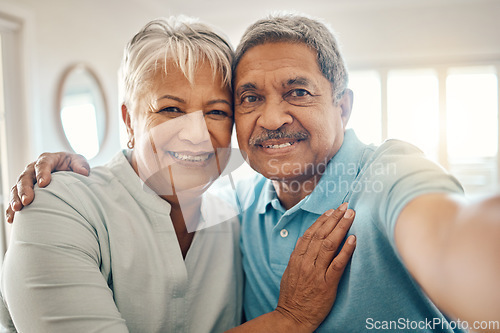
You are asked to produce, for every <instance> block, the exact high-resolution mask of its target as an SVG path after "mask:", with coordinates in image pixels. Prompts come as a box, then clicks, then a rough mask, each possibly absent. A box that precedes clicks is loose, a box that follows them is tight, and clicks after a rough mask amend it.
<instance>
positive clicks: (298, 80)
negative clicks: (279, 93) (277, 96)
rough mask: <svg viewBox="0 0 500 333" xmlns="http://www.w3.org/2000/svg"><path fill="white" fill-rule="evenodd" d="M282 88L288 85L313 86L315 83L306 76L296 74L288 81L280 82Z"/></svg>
mask: <svg viewBox="0 0 500 333" xmlns="http://www.w3.org/2000/svg"><path fill="white" fill-rule="evenodd" d="M282 86H283V88H286V87H290V86H306V87H315V85H314V84H313V83H312V82H311V80H309V79H308V78H306V77H303V76H297V77H295V78H293V79H289V80H288V81H286V82H284V83H283V84H282Z"/></svg>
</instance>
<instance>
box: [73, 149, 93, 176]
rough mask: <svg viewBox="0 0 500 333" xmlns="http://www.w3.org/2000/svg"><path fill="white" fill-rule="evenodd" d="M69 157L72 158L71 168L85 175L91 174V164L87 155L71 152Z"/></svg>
mask: <svg viewBox="0 0 500 333" xmlns="http://www.w3.org/2000/svg"><path fill="white" fill-rule="evenodd" d="M69 158H70V162H69V167H70V168H71V170H73V171H74V172H76V173H79V174H81V175H83V176H88V175H89V173H90V166H89V163H88V162H87V159H86V158H85V157H83V156H82V155H79V154H71V155H69Z"/></svg>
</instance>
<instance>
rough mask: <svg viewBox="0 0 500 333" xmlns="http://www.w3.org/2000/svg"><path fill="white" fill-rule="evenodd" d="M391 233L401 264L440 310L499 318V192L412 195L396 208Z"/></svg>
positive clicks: (477, 317) (465, 317)
mask: <svg viewBox="0 0 500 333" xmlns="http://www.w3.org/2000/svg"><path fill="white" fill-rule="evenodd" d="M394 237H395V241H396V246H397V248H398V251H399V252H400V254H401V257H402V258H403V261H404V262H405V265H406V267H407V268H408V270H409V271H410V273H411V274H412V276H413V277H414V278H415V279H416V281H417V282H418V283H419V284H420V285H421V287H422V288H423V290H424V291H425V292H426V293H427V294H428V295H429V297H430V298H431V299H432V301H433V302H434V303H435V304H436V305H437V306H438V307H439V308H440V309H441V310H442V311H444V312H445V313H447V314H448V315H451V316H453V317H455V318H458V319H460V320H465V321H468V322H470V323H472V322H474V321H476V320H478V321H483V320H487V321H490V320H491V321H500V278H499V277H500V196H498V195H497V196H494V197H491V198H489V199H486V200H482V201H478V202H467V201H466V200H465V199H464V198H463V197H455V196H452V195H449V194H425V195H421V196H418V197H417V198H415V199H413V200H412V201H410V202H409V204H407V205H406V207H405V208H403V210H402V211H401V213H400V215H399V217H398V219H397V222H396V227H395V236H394Z"/></svg>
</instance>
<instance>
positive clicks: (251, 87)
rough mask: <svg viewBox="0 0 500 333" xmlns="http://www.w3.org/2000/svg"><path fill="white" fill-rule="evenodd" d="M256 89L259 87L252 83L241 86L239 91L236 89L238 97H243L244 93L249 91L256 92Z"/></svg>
mask: <svg viewBox="0 0 500 333" xmlns="http://www.w3.org/2000/svg"><path fill="white" fill-rule="evenodd" d="M255 89H257V86H256V85H255V84H254V83H251V82H249V83H245V84H242V85H241V86H239V87H238V89H236V95H241V94H242V93H243V92H245V91H247V90H255Z"/></svg>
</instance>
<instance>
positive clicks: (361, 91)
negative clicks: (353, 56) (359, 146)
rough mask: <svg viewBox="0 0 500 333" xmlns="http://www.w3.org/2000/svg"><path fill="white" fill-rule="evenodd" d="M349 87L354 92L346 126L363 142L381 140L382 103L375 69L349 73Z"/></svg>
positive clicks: (378, 78)
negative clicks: (349, 116)
mask: <svg viewBox="0 0 500 333" xmlns="http://www.w3.org/2000/svg"><path fill="white" fill-rule="evenodd" d="M349 87H350V88H351V89H352V91H353V92H354V102H353V107H352V113H351V118H350V119H349V122H348V123H347V127H350V128H353V129H354V130H355V131H356V135H357V136H358V138H359V139H360V140H361V141H363V142H365V143H375V144H378V143H380V141H381V140H382V122H381V119H382V113H381V110H382V104H381V92H380V76H379V75H378V73H377V72H375V71H366V72H354V73H352V74H350V75H349Z"/></svg>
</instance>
